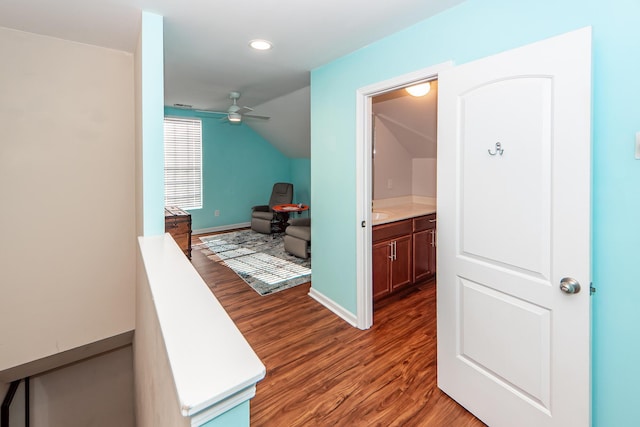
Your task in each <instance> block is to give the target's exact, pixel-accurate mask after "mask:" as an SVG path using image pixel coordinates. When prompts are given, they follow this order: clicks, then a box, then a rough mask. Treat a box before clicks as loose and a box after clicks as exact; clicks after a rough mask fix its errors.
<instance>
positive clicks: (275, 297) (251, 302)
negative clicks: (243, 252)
mask: <svg viewBox="0 0 640 427" xmlns="http://www.w3.org/2000/svg"><path fill="white" fill-rule="evenodd" d="M197 237H198V236H194V239H193V242H194V244H196V243H200V242H199V240H197ZM192 262H193V265H194V267H195V268H196V270H198V272H199V273H200V275H201V276H202V277H203V279H204V280H205V282H206V283H207V284H208V285H209V287H210V288H211V290H212V292H213V293H214V295H215V296H216V298H217V299H218V300H219V301H220V303H221V304H222V305H223V306H224V308H225V309H226V310H227V312H228V313H229V315H230V316H231V318H232V319H233V320H234V322H235V323H236V325H237V326H238V328H239V329H240V331H242V333H243V334H244V336H245V337H246V339H247V341H248V342H249V343H250V344H251V346H252V347H253V349H254V351H255V352H256V353H257V355H258V357H260V359H261V360H262V362H263V363H264V364H265V366H266V368H267V376H266V378H265V379H264V380H262V381H261V382H259V383H258V387H257V394H256V396H255V398H254V399H253V400H252V401H251V425H252V426H254V427H259V426H484V424H483V423H482V422H480V421H479V420H478V419H476V418H475V417H474V416H473V415H471V414H470V413H469V412H467V411H466V410H465V409H464V408H463V407H461V406H460V405H458V404H457V403H456V402H454V401H453V400H452V399H450V398H449V397H448V396H447V395H446V394H444V393H443V392H441V391H440V390H439V389H438V388H437V386H436V317H435V309H436V303H435V284H434V283H433V282H431V283H428V284H424V285H421V286H417V287H414V288H413V289H411V290H407V291H406V292H405V293H404V294H403V295H400V296H397V297H391V298H389V299H387V300H384V301H381V302H380V303H379V304H377V306H376V310H375V317H374V326H373V327H372V328H371V329H369V330H366V331H361V330H359V329H356V328H353V327H352V326H350V325H349V324H347V323H346V322H344V321H343V320H341V319H340V318H338V317H337V316H336V315H334V314H333V313H332V312H330V311H329V310H327V309H326V308H324V307H323V306H322V305H320V304H319V303H317V302H316V301H315V300H313V299H312V298H311V297H309V296H308V295H307V293H308V292H309V288H310V284H305V285H301V286H297V287H295V288H292V289H288V290H285V291H281V292H278V293H276V294H272V295H268V296H264V297H262V296H260V295H258V294H257V293H256V292H255V291H254V290H253V289H251V288H250V287H249V286H248V285H247V284H246V283H245V282H244V281H243V280H242V279H240V278H239V277H238V276H237V275H236V274H235V273H234V272H233V271H231V270H230V269H228V268H227V267H224V266H222V265H219V264H218V263H216V262H213V261H211V260H209V259H207V258H206V257H205V256H204V255H203V254H202V253H201V252H200V251H199V250H197V249H194V251H193V259H192Z"/></svg>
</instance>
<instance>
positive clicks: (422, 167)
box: [411, 159, 437, 197]
mask: <svg viewBox="0 0 640 427" xmlns="http://www.w3.org/2000/svg"><path fill="white" fill-rule="evenodd" d="M436 163H437V160H436V159H413V160H412V172H411V173H412V179H411V181H412V182H413V185H412V189H413V190H412V193H413V195H414V196H422V197H436V187H437V186H436V175H437V174H436V170H437V169H436Z"/></svg>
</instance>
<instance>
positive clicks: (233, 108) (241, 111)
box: [196, 92, 270, 124]
mask: <svg viewBox="0 0 640 427" xmlns="http://www.w3.org/2000/svg"><path fill="white" fill-rule="evenodd" d="M229 98H230V99H232V100H233V104H232V105H230V106H229V108H227V111H212V110H196V111H200V112H204V113H213V114H224V115H225V116H226V117H224V118H223V119H222V120H226V121H228V122H229V123H234V124H237V123H241V122H242V119H243V118H244V117H246V118H249V119H260V120H269V118H270V117H267V116H254V115H247V114H246V113H248V112H251V111H253V108H249V107H241V106H239V105H238V99H239V98H240V92H230V93H229Z"/></svg>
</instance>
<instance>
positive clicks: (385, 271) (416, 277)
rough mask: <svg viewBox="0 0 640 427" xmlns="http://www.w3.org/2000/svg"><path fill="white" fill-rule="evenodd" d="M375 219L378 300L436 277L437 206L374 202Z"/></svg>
mask: <svg viewBox="0 0 640 427" xmlns="http://www.w3.org/2000/svg"><path fill="white" fill-rule="evenodd" d="M372 217H373V224H374V226H373V251H372V263H373V299H374V300H379V299H381V298H384V297H386V296H388V295H391V294H392V293H394V292H396V291H398V290H400V289H403V288H405V287H408V286H411V285H414V284H417V283H421V282H423V281H426V280H429V279H431V278H433V277H434V276H435V274H436V266H435V265H436V264H435V258H436V236H437V235H436V206H435V203H434V204H428V203H414V202H411V201H404V202H403V203H397V204H392V203H387V204H378V205H377V206H376V204H375V202H374V210H373V216H372Z"/></svg>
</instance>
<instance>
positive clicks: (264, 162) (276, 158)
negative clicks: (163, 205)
mask: <svg viewBox="0 0 640 427" xmlns="http://www.w3.org/2000/svg"><path fill="white" fill-rule="evenodd" d="M165 115H167V116H184V117H198V118H200V119H202V181H203V189H202V191H203V206H202V209H192V210H190V211H189V212H190V213H191V219H192V228H193V229H194V230H202V229H207V228H213V227H224V226H228V225H233V224H240V223H246V222H249V221H251V207H252V206H255V205H264V204H267V203H268V202H269V197H270V195H271V189H272V187H273V184H275V183H276V182H291V183H293V186H294V191H295V193H296V194H295V195H294V196H295V197H297V196H298V195H300V197H307V200H308V198H309V180H310V173H309V167H308V162H309V160H308V159H307V160H306V162H307V165H306V169H305V162H304V159H290V158H288V157H286V156H285V155H284V154H282V153H281V152H280V151H278V150H277V149H276V148H275V147H274V146H273V145H271V144H270V143H269V141H267V140H266V139H264V138H263V137H262V136H260V135H259V134H257V133H256V132H255V131H254V130H253V129H251V128H250V127H249V126H247V125H245V124H244V123H241V124H239V125H235V124H234V125H231V124H229V123H227V122H223V121H220V116H219V115H213V114H207V113H198V112H194V111H189V110H180V109H175V108H169V107H165ZM305 171H306V172H305ZM216 210H219V211H220V216H218V217H216V216H214V212H215V211H216Z"/></svg>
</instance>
